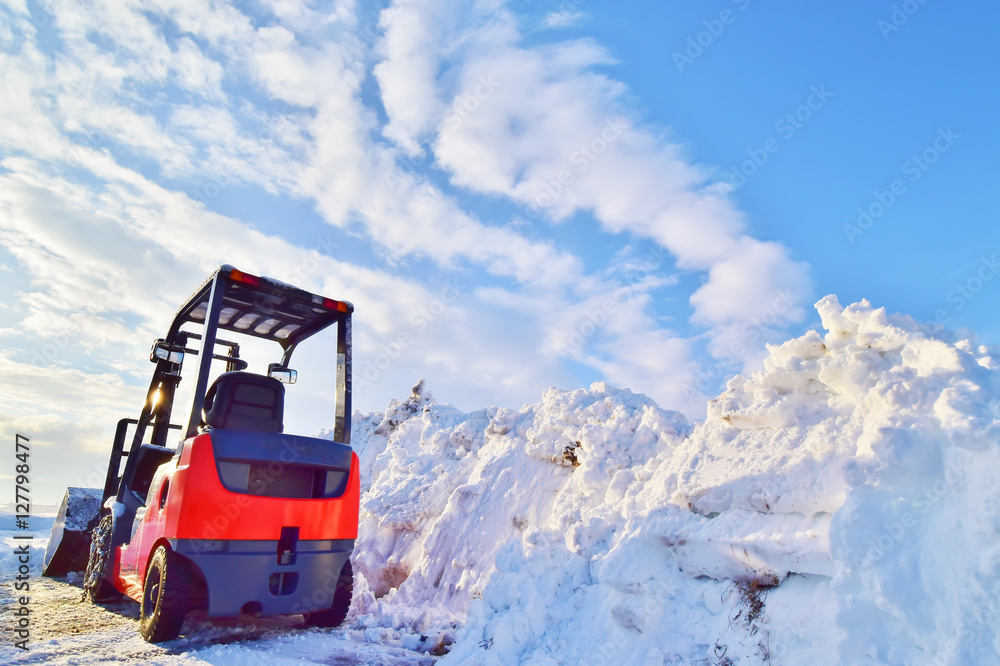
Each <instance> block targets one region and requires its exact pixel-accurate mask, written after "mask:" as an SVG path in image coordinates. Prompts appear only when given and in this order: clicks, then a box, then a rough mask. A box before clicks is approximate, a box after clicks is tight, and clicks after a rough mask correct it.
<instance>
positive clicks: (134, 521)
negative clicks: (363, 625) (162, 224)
mask: <svg viewBox="0 0 1000 666" xmlns="http://www.w3.org/2000/svg"><path fill="white" fill-rule="evenodd" d="M353 310H354V307H353V306H352V305H351V304H350V303H347V302H344V301H335V300H332V299H330V298H325V297H323V296H318V295H316V294H312V293H309V292H306V291H303V290H301V289H298V288H296V287H293V286H290V285H287V284H284V283H282V282H279V281H277V280H273V279H270V278H266V277H258V276H255V275H251V274H249V273H244V272H242V271H240V270H237V269H236V268H233V267H232V266H228V265H227V266H222V267H220V268H219V269H218V270H217V271H215V273H214V274H213V275H212V276H211V277H210V278H209V279H208V280H207V281H206V282H205V283H204V284H202V286H201V287H199V288H198V289H197V290H196V291H195V293H194V294H193V295H192V296H191V297H190V298H189V299H188V300H187V302H185V303H184V305H182V306H181V308H180V309H179V310H178V312H177V315H176V316H175V317H174V320H173V323H172V324H171V325H170V329H169V330H168V332H167V335H166V337H164V338H162V339H159V340H156V341H155V343H154V344H153V348H152V351H151V353H150V361H152V362H154V363H155V364H156V369H155V371H154V373H153V379H152V381H151V382H150V384H149V391H148V392H147V394H146V402H145V405H144V406H143V409H142V413H141V414H140V416H139V418H138V419H122V420H121V421H119V423H118V427H117V430H116V434H115V440H114V446H113V448H112V452H111V459H110V463H109V465H108V472H107V479H106V482H105V486H104V493H103V501H102V503H101V506H102V509H101V515H100V519H99V522H98V524H97V526H96V528H95V529H94V530H93V533H92V536H91V539H90V552H89V558H88V562H87V571H86V575H85V578H84V594H85V596H87V597H89V598H90V599H91V600H93V601H103V600H108V599H109V598H111V597H115V596H117V595H118V594H119V593H121V594H125V595H127V596H128V597H131V598H132V599H134V600H135V601H138V602H139V603H140V604H141V606H142V607H141V613H140V622H139V631H140V632H141V634H142V636H143V638H145V639H146V640H147V641H150V642H154V643H155V642H160V641H167V640H172V639H174V638H176V637H177V636H178V635H179V634H180V631H181V626H182V624H183V622H184V618H185V616H186V615H187V613H188V612H189V611H192V610H204V611H206V613H207V617H208V618H223V617H236V616H238V615H240V614H247V615H252V616H261V615H292V614H302V615H304V616H305V620H306V623H307V624H308V625H311V626H319V627H334V626H338V625H340V624H341V623H342V622H343V620H344V618H345V617H346V615H347V611H348V608H349V607H350V603H351V595H352V588H353V572H352V568H351V561H350V556H351V553H352V551H353V549H354V541H355V539H356V538H357V533H358V511H359V504H360V479H359V472H358V456H357V455H356V454H355V453H354V452H353V451H352V450H351V448H350V446H349V445H350V433H351V315H352V313H353ZM333 325H336V335H337V373H336V394H337V395H336V408H335V411H334V430H333V441H330V440H328V439H318V438H314V437H303V436H299V435H290V434H287V433H285V432H284V425H283V414H284V401H285V385H286V384H293V383H294V382H295V380H296V378H297V372H296V371H295V370H293V369H291V367H290V362H291V358H292V353H293V352H294V351H295V349H296V348H297V347H298V345H299V344H300V343H302V342H303V341H305V340H306V339H307V338H310V337H312V336H313V335H315V334H316V333H319V332H320V331H323V330H324V329H327V328H328V327H330V326H333ZM223 331H224V332H225V334H226V335H227V337H229V334H233V335H234V337H235V336H251V337H253V338H258V339H262V340H266V341H270V342H272V343H277V345H278V346H279V347H280V348H281V350H282V353H281V355H280V361H277V362H274V363H269V364H268V366H267V372H266V374H255V373H252V372H248V371H247V367H248V364H247V361H245V360H243V359H241V358H240V347H239V343H238V342H235V341H231V340H226V339H222V338H220V337H218V334H219V333H220V332H223ZM192 341H200V344H198V345H197V346H196V347H193V346H192V345H191V343H192ZM188 359H197V360H196V364H197V372H196V374H195V378H194V385H193V387H192V392H193V402H192V404H191V410H190V413H189V415H188V418H187V422H186V423H182V424H180V425H175V424H173V423H171V414H172V412H173V406H174V396H175V392H176V390H177V386H178V384H179V383H180V382H181V376H182V371H183V370H184V368H185V364H186V363H189V361H188ZM213 366H215V367H213ZM222 366H224V367H222ZM220 371H221V372H220ZM213 374H217V376H216V377H215V379H214V381H212V383H211V384H210V383H209V380H210V378H211V377H212V376H213ZM175 430H181V431H182V432H183V437H182V438H180V441H179V443H178V444H177V447H176V448H171V447H170V446H169V441H168V440H169V439H170V437H169V435H170V433H171V432H172V431H175ZM127 439H128V440H130V446H129V447H128V449H127V450H126V448H125V442H126V440H127ZM123 461H124V466H123V464H122V463H123ZM64 509H65V507H64ZM57 527H58V526H57ZM57 531H58V530H57V529H54V530H53V534H54V536H56V532H57ZM59 536H61V535H59ZM63 541H64V542H66V541H68V540H66V539H63ZM56 549H58V539H57V548H56ZM70 555H72V553H71V554H70ZM46 557H47V559H49V555H48V554H47V556H46Z"/></svg>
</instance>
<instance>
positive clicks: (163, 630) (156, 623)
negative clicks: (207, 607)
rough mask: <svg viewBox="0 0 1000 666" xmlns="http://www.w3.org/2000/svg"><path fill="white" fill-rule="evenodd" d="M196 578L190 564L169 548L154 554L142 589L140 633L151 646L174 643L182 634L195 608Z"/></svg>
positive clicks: (164, 547) (160, 549) (163, 547)
mask: <svg viewBox="0 0 1000 666" xmlns="http://www.w3.org/2000/svg"><path fill="white" fill-rule="evenodd" d="M192 580H193V576H192V573H191V568H190V566H188V564H187V562H186V561H185V560H184V559H183V558H181V557H180V556H179V555H176V554H175V553H174V552H173V551H171V550H170V549H169V548H167V547H166V546H160V547H159V548H157V549H156V552H154V553H153V557H152V558H150V561H149V569H148V570H147V571H146V582H145V584H144V585H143V586H142V607H141V610H140V613H139V633H141V634H142V637H143V638H144V639H146V640H147V641H149V642H150V643H162V642H163V641H171V640H173V639H175V638H177V636H179V635H180V633H181V625H183V624H184V616H185V615H187V612H188V611H189V610H191V608H192V603H191V602H192V601H193V599H194V594H193V584H192Z"/></svg>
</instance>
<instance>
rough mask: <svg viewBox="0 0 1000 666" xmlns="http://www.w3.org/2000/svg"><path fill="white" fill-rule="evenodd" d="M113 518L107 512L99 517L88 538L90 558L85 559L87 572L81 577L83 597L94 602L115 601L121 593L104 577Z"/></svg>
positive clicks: (109, 549) (109, 548) (109, 551)
mask: <svg viewBox="0 0 1000 666" xmlns="http://www.w3.org/2000/svg"><path fill="white" fill-rule="evenodd" d="M113 527H114V518H113V517H112V515H111V514H110V513H109V514H108V515H106V516H104V517H103V518H101V521H100V522H99V523H98V524H97V527H95V528H94V532H93V535H92V536H91V540H90V558H89V559H88V560H87V572H86V573H85V574H84V577H83V598H84V600H90V601H92V602H94V603H100V602H104V601H116V600H118V599H120V598H121V594H120V593H119V592H118V590H116V589H115V588H114V586H112V585H111V583H109V582H108V580H107V578H105V577H104V570H105V568H106V567H107V564H108V557H109V556H110V554H111V530H112V529H113Z"/></svg>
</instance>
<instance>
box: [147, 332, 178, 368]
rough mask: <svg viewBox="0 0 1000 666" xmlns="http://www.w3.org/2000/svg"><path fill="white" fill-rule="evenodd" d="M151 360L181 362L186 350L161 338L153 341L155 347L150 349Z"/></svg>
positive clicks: (154, 361)
mask: <svg viewBox="0 0 1000 666" xmlns="http://www.w3.org/2000/svg"><path fill="white" fill-rule="evenodd" d="M149 360H150V361H151V362H153V363H156V362H157V361H158V360H164V361H170V362H171V363H181V362H182V361H183V360H184V352H182V351H180V350H179V349H177V347H175V346H174V345H169V344H167V343H166V342H164V341H163V339H162V338H161V339H159V340H157V341H156V342H154V343H153V348H152V349H151V350H150V351H149Z"/></svg>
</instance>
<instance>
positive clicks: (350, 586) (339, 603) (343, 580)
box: [306, 560, 354, 627]
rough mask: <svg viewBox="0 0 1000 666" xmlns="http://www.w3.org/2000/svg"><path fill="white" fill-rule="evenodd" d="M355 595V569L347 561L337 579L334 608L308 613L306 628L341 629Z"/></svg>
mask: <svg viewBox="0 0 1000 666" xmlns="http://www.w3.org/2000/svg"><path fill="white" fill-rule="evenodd" d="M353 594H354V567H352V566H351V561H350V560H347V563H346V564H345V565H344V568H343V569H341V571H340V577H339V578H338V579H337V590H336V592H334V593H333V606H331V607H330V608H327V609H326V610H321V611H316V612H315V613H306V626H309V627H339V626H340V625H341V624H343V622H344V619H345V618H346V617H347V611H348V610H350V608H351V597H352V596H353Z"/></svg>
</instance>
